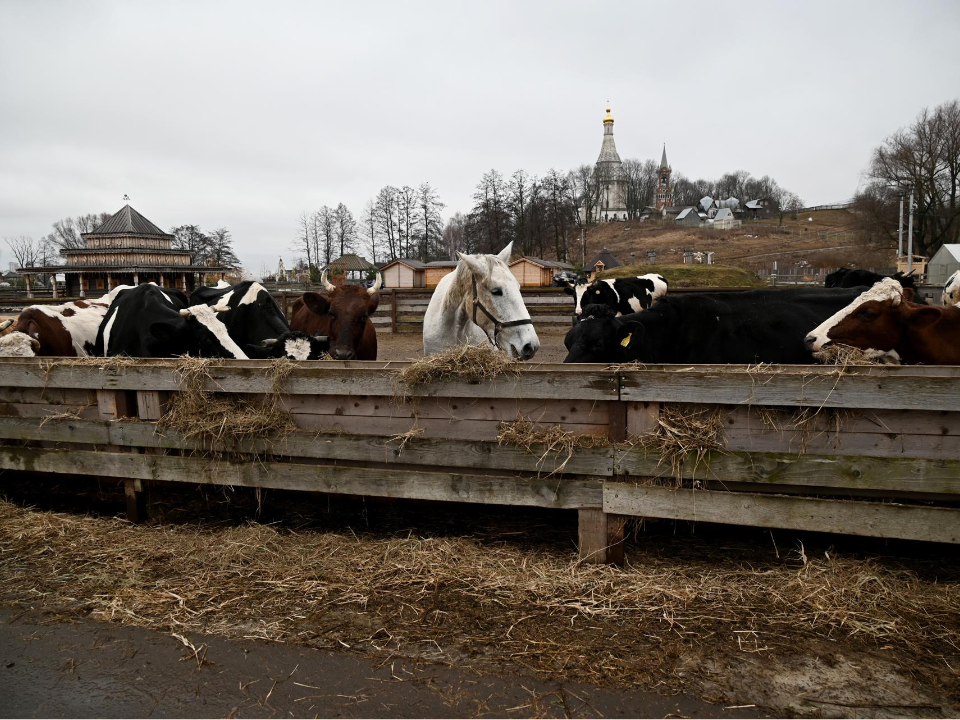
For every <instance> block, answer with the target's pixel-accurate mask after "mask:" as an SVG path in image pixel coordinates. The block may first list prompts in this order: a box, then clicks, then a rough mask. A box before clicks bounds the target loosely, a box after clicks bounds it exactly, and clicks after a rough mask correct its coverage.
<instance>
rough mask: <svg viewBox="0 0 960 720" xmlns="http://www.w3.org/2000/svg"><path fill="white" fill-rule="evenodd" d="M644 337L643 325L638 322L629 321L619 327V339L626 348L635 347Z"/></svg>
mask: <svg viewBox="0 0 960 720" xmlns="http://www.w3.org/2000/svg"><path fill="white" fill-rule="evenodd" d="M642 337H643V325H641V324H640V323H638V322H627V323H623V324H622V325H620V327H619V328H617V341H618V342H619V343H620V345H621V346H622V347H623V348H624V349H629V348H631V347H635V346H636V344H637V343H638V342H640V338H642Z"/></svg>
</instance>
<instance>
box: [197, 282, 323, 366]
mask: <svg viewBox="0 0 960 720" xmlns="http://www.w3.org/2000/svg"><path fill="white" fill-rule="evenodd" d="M189 302H190V305H191V306H196V305H209V306H211V307H212V306H217V307H225V308H229V310H228V311H222V312H219V313H218V314H217V317H218V318H219V319H220V321H221V322H223V324H224V325H225V326H226V328H227V332H228V333H230V337H231V338H233V341H234V342H235V343H237V345H239V346H240V347H242V348H243V349H244V352H246V353H247V354H248V355H249V356H250V357H258V358H260V357H288V358H290V359H292V360H318V359H319V358H320V357H321V356H322V355H324V354H325V353H326V352H327V350H328V349H329V347H330V343H329V342H328V340H327V338H326V337H324V336H316V337H314V338H310V337H309V336H307V335H303V334H302V333H300V334H297V335H291V334H290V332H291V331H290V326H289V325H288V324H287V319H286V318H285V317H284V316H283V311H282V310H281V309H280V306H279V305H277V302H276V300H274V299H273V296H272V295H271V294H270V292H269V291H268V290H267V289H266V288H265V287H263V285H261V284H260V283H258V282H255V281H252V280H245V281H244V282H240V283H237V284H236V285H227V284H226V283H221V284H218V285H217V286H216V287H201V288H197V289H196V290H194V291H193V294H192V295H191V296H190V300H189ZM301 335H303V336H302V337H301Z"/></svg>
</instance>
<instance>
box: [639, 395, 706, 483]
mask: <svg viewBox="0 0 960 720" xmlns="http://www.w3.org/2000/svg"><path fill="white" fill-rule="evenodd" d="M723 442H724V439H723V418H722V414H721V412H720V410H719V409H718V408H716V407H710V406H699V405H683V404H668V403H664V404H663V405H662V406H661V408H660V414H659V416H658V418H657V427H656V428H655V429H654V430H653V431H652V432H650V433H647V434H645V435H642V436H641V437H640V438H639V440H638V443H637V444H638V445H639V446H640V447H641V448H643V450H644V451H645V452H649V451H652V452H655V453H656V454H658V455H659V456H660V463H659V464H660V465H663V464H665V463H668V464H669V465H670V469H671V471H672V472H673V476H674V479H675V481H676V483H677V485H678V486H679V485H680V484H682V482H683V466H684V463H685V462H686V461H687V460H688V459H692V460H693V462H694V466H693V472H694V473H695V472H696V470H697V467H698V466H699V465H700V463H702V462H703V461H704V460H705V459H706V458H707V456H708V455H709V454H710V453H711V452H713V451H717V450H721V449H722V448H723Z"/></svg>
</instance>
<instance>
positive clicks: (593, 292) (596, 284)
mask: <svg viewBox="0 0 960 720" xmlns="http://www.w3.org/2000/svg"><path fill="white" fill-rule="evenodd" d="M613 282H614V281H613V280H594V281H593V282H592V283H590V284H589V285H588V286H587V289H586V290H584V292H583V297H582V298H581V299H580V311H581V313H583V312H585V311H586V309H587V308H588V307H590V306H591V305H606V306H607V307H608V308H611V309H613V310H614V312H616V307H617V305H618V304H619V303H620V296H619V295H617V291H616V290H614V289H613Z"/></svg>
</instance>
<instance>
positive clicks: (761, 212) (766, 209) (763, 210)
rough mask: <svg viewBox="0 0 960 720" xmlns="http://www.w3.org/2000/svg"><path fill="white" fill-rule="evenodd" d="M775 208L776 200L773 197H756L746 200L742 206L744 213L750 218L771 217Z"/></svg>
mask: <svg viewBox="0 0 960 720" xmlns="http://www.w3.org/2000/svg"><path fill="white" fill-rule="evenodd" d="M776 210H777V201H776V200H774V199H773V198H768V197H766V198H757V199H756V200H747V204H746V205H745V206H744V208H743V211H744V215H745V216H746V217H748V218H750V219H751V220H755V219H763V218H769V217H771V216H772V215H773V214H774V213H775V212H776Z"/></svg>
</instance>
